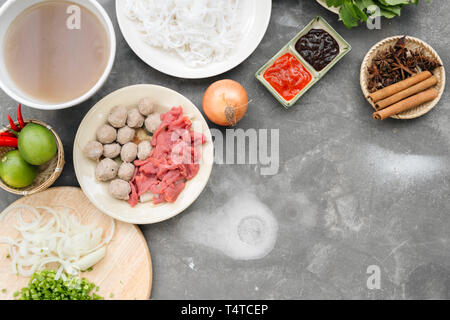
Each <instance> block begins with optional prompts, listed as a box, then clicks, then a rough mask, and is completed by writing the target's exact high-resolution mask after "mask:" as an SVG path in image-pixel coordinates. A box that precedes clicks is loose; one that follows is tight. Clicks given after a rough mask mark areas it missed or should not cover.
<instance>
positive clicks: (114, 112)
mask: <svg viewBox="0 0 450 320" xmlns="http://www.w3.org/2000/svg"><path fill="white" fill-rule="evenodd" d="M127 115H128V113H127V109H126V108H125V107H123V106H115V107H114V108H112V109H111V111H110V112H109V115H108V122H109V124H110V125H112V126H113V127H114V128H122V127H124V126H125V123H126V122H127Z"/></svg>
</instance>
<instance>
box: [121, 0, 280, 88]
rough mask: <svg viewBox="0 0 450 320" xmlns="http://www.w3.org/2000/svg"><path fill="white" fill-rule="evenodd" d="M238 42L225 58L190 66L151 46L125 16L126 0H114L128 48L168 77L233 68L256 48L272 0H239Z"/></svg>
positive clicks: (206, 74)
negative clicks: (204, 64)
mask: <svg viewBox="0 0 450 320" xmlns="http://www.w3.org/2000/svg"><path fill="white" fill-rule="evenodd" d="M242 3H243V4H244V7H243V8H242V11H241V13H242V19H243V21H244V27H243V28H242V34H243V36H242V38H241V43H240V44H238V45H236V50H235V51H234V53H233V54H232V55H230V56H229V58H228V59H227V60H226V61H222V62H218V63H211V64H209V65H206V66H203V67H197V68H192V67H189V66H187V65H186V64H185V63H184V61H183V60H182V59H181V58H180V57H178V56H176V55H171V54H167V51H164V50H162V49H158V48H154V47H151V46H150V45H148V44H146V43H145V42H144V40H143V39H142V35H141V34H140V33H139V31H138V30H137V28H136V24H135V23H134V22H133V21H131V20H130V19H129V18H128V17H127V16H126V15H125V5H126V1H124V0H116V14H117V20H118V22H119V26H120V30H121V31H122V34H123V36H124V38H125V40H126V41H127V43H128V45H129V46H130V47H131V49H132V50H133V51H134V52H135V53H136V55H137V56H139V57H140V58H141V59H142V60H143V61H144V62H145V63H147V64H148V65H149V66H151V67H153V68H155V69H157V70H159V71H161V72H163V73H166V74H168V75H171V76H175V77H179V78H187V79H200V78H207V77H212V76H216V75H218V74H221V73H224V72H226V71H228V70H231V69H233V68H234V67H236V66H237V65H239V64H241V63H242V62H243V61H244V60H245V59H247V58H248V57H249V56H250V55H251V54H252V53H253V51H254V50H255V49H256V48H257V47H258V45H259V43H260V42H261V40H262V38H263V37H264V34H265V33H266V30H267V27H268V25H269V20H270V14H271V10H272V0H246V1H242Z"/></svg>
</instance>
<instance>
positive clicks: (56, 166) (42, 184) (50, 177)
mask: <svg viewBox="0 0 450 320" xmlns="http://www.w3.org/2000/svg"><path fill="white" fill-rule="evenodd" d="M24 122H25V124H29V123H35V124H39V125H41V126H44V127H46V128H47V129H49V130H50V131H51V133H52V134H53V135H54V136H55V138H56V143H57V147H58V151H57V153H56V155H55V156H54V157H53V158H52V159H51V160H50V161H48V162H47V163H45V164H43V165H40V166H39V167H38V173H37V176H36V178H35V179H34V181H33V182H32V183H31V184H30V185H28V186H27V187H24V188H13V187H10V186H8V185H7V184H6V183H5V182H4V181H2V180H1V179H0V187H1V188H2V189H3V190H6V191H8V192H10V193H14V194H18V195H23V196H26V195H30V194H33V193H37V192H40V191H44V190H45V189H47V188H48V187H50V186H51V185H52V184H53V183H54V182H55V181H56V179H58V177H59V176H60V174H61V172H62V169H63V167H64V164H65V161H64V148H63V144H62V141H61V139H60V137H59V136H58V134H57V133H56V132H55V130H53V128H52V127H51V126H49V125H47V124H46V123H44V122H42V121H39V120H24ZM15 125H17V126H18V125H19V122H15ZM10 128H11V126H8V129H10ZM5 131H7V129H6V128H5V129H3V130H1V131H0V132H5ZM13 149H15V148H12V147H4V146H2V147H0V158H2V157H3V156H4V155H5V154H6V153H8V152H9V151H11V150H13Z"/></svg>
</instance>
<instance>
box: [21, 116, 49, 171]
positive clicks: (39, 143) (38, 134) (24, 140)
mask: <svg viewBox="0 0 450 320" xmlns="http://www.w3.org/2000/svg"><path fill="white" fill-rule="evenodd" d="M18 146H19V151H20V154H21V155H22V157H23V158H24V160H25V161H26V162H28V163H31V164H34V165H36V166H39V165H41V164H44V163H46V162H47V161H49V160H50V159H51V158H53V157H54V156H55V154H56V152H57V151H58V147H57V145H56V138H55V136H54V135H53V133H52V132H51V131H50V130H48V129H47V128H46V127H43V126H41V125H39V124H36V123H29V124H27V125H26V126H25V127H24V128H23V129H22V131H20V133H19V141H18Z"/></svg>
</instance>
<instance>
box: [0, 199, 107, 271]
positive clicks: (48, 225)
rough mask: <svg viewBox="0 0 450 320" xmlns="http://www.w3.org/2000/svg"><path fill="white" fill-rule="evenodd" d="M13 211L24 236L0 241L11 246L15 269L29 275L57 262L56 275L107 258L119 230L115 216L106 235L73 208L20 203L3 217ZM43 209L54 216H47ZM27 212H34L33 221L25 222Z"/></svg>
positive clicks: (13, 268) (12, 263)
mask: <svg viewBox="0 0 450 320" xmlns="http://www.w3.org/2000/svg"><path fill="white" fill-rule="evenodd" d="M13 211H16V219H17V225H16V229H17V230H18V231H19V232H20V237H19V238H18V239H12V238H0V244H6V245H8V246H9V248H8V251H9V255H10V256H11V267H12V272H13V273H14V274H20V275H22V276H25V277H29V276H31V275H32V274H33V273H34V272H35V271H37V270H41V269H44V268H46V267H47V266H48V265H49V264H54V263H56V264H58V265H59V266H58V269H57V272H56V279H59V277H64V272H65V273H68V274H72V275H75V274H77V273H78V272H80V271H84V270H86V269H88V268H90V267H92V266H93V265H95V264H96V263H98V262H99V261H100V260H101V259H103V257H104V256H105V254H106V245H107V244H108V243H109V242H110V241H111V239H112V238H113V236H114V232H115V223H114V219H112V218H111V226H110V231H109V232H108V234H107V235H105V236H104V235H103V234H104V232H103V229H102V228H100V227H95V226H94V225H84V224H82V223H81V219H80V215H79V214H78V212H76V210H74V209H72V208H64V209H62V210H56V209H54V208H50V207H36V208H34V207H32V206H28V205H17V206H12V207H10V208H8V209H7V210H5V211H4V212H3V213H2V214H1V215H0V221H1V220H2V219H3V218H4V217H5V216H6V215H7V214H8V213H10V212H13ZM40 211H41V212H43V213H47V215H50V218H48V219H45V215H44V214H41V212H40ZM24 212H29V213H31V214H32V219H31V222H25V220H24V218H23V213H24Z"/></svg>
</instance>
